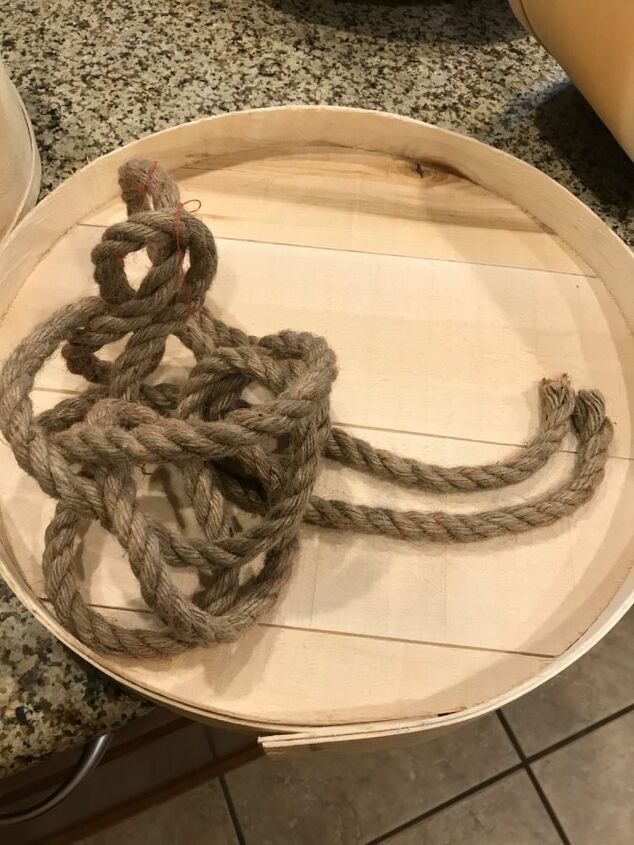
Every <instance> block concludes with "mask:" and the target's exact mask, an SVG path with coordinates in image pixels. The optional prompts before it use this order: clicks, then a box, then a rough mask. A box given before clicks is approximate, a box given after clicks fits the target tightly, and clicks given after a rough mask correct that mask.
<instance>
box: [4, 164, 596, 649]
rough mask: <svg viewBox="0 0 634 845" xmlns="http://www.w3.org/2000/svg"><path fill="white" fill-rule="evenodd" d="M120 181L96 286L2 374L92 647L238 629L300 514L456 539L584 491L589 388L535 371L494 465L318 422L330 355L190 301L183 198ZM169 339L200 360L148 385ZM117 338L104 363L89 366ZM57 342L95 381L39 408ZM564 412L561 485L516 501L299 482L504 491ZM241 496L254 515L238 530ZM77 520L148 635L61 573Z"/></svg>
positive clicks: (60, 590) (409, 535)
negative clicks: (377, 441) (349, 472)
mask: <svg viewBox="0 0 634 845" xmlns="http://www.w3.org/2000/svg"><path fill="white" fill-rule="evenodd" d="M120 185H121V191H122V196H123V198H124V200H125V201H126V204H127V210H128V219H127V220H126V221H125V222H123V223H117V224H115V225H113V226H110V227H109V228H108V229H107V230H106V232H105V233H104V235H103V238H102V241H101V243H100V244H99V245H98V246H96V247H95V249H94V250H93V254H92V259H93V262H94V265H95V270H94V277H95V281H96V282H97V285H98V286H99V292H100V295H99V296H97V297H89V298H86V299H83V300H81V301H79V302H78V303H76V304H74V305H69V306H67V307H65V308H63V309H61V310H60V311H58V312H57V313H56V314H54V315H53V316H52V317H51V318H50V319H49V320H48V321H47V322H45V323H43V324H42V325H40V326H39V327H38V328H37V329H35V331H34V332H33V333H32V334H31V335H30V336H29V337H27V338H26V339H25V340H24V341H22V343H21V344H20V345H19V346H18V347H17V348H16V349H15V351H14V352H13V354H12V355H11V357H10V358H9V359H8V360H7V362H6V363H5V365H4V368H3V370H2V374H1V375H0V429H1V430H2V432H3V434H4V436H5V437H6V439H7V441H8V442H9V444H10V445H11V448H12V449H13V451H14V453H15V456H16V458H17V460H18V463H19V464H20V466H21V467H22V468H23V469H24V470H25V471H26V472H27V473H29V474H30V475H32V476H33V477H34V478H35V479H36V480H37V482H38V483H39V485H40V486H41V488H42V489H43V490H44V491H45V492H46V493H47V494H48V495H50V496H52V497H53V498H55V499H56V500H57V502H58V504H57V507H56V511H55V516H54V518H53V520H52V522H51V523H50V525H49V526H48V528H47V531H46V538H45V539H46V548H45V552H44V559H43V569H44V577H45V583H46V589H47V593H48V595H49V597H50V598H51V600H52V602H53V605H54V607H55V611H56V613H57V615H58V617H59V619H60V621H61V623H62V624H63V625H64V626H65V627H67V628H68V629H69V630H70V631H71V632H72V633H74V634H75V635H76V636H77V637H79V639H81V640H82V641H83V642H84V643H86V644H87V645H89V646H91V647H93V648H95V649H97V650H100V651H112V652H124V653H128V654H131V655H136V656H153V655H166V654H175V653H178V652H180V651H182V650H183V649H185V648H187V647H188V646H190V645H192V644H194V643H211V642H217V641H222V640H232V639H234V638H236V637H237V636H238V634H239V633H240V632H241V631H242V630H243V629H244V628H246V627H248V626H249V625H251V624H252V623H253V622H254V620H255V619H256V618H257V617H258V616H259V615H260V614H261V613H262V612H264V611H265V610H266V609H268V608H269V607H270V606H271V604H272V603H273V602H274V601H275V599H276V597H277V595H278V594H279V591H280V588H281V587H282V585H283V583H284V581H285V580H286V578H287V576H288V574H289V570H290V564H291V560H292V557H293V555H294V552H295V550H296V548H297V538H298V531H299V527H300V524H301V522H302V521H306V522H309V523H313V524H315V525H319V526H322V527H326V528H335V529H352V530H355V531H361V532H365V533H372V534H384V535H386V536H389V537H395V538H399V539H405V540H427V541H433V542H471V541H474V540H479V539H482V538H487V537H495V536H500V535H504V534H517V533H520V532H523V531H527V530H529V529H531V528H534V527H537V526H544V525H549V524H550V523H552V522H555V521H556V520H557V519H560V518H562V517H564V516H567V515H569V514H570V513H572V512H573V511H574V510H575V509H576V508H578V507H579V506H580V505H581V504H583V503H584V502H586V501H587V500H588V499H589V498H590V497H591V496H592V494H593V492H594V490H595V488H596V487H597V485H598V484H599V482H600V480H601V478H602V476H603V471H604V467H605V462H606V458H607V447H608V445H609V442H610V440H611V437H612V426H611V424H610V422H609V420H608V419H607V418H606V416H605V409H604V404H603V399H602V397H601V395H600V394H599V393H597V392H595V391H589V392H586V391H580V392H579V393H578V394H576V395H575V393H574V392H573V390H572V389H571V387H570V385H569V384H568V380H567V378H565V377H563V378H562V379H559V380H556V381H545V382H544V383H543V384H542V387H541V422H540V427H539V430H538V432H537V434H536V435H535V437H533V438H532V440H531V441H530V442H529V443H528V444H527V446H526V447H525V448H523V449H521V450H519V451H518V453H517V454H516V455H515V456H513V457H511V458H510V459H509V460H507V461H506V462H504V463H499V464H492V465H488V466H480V467H441V466H434V465H429V464H424V463H421V462H419V461H415V460H411V459H408V458H403V457H400V456H398V455H395V454H393V453H391V452H387V451H384V450H380V449H375V448H374V447H373V446H371V445H370V444H369V443H366V442H365V441H363V440H359V439H357V438H355V437H352V436H351V435H349V434H348V433H347V432H345V431H343V430H341V429H337V428H331V425H330V416H329V397H330V390H331V386H332V383H333V381H334V379H335V377H336V363H335V356H334V354H333V352H332V351H331V350H330V349H329V347H328V346H327V344H326V341H325V340H323V338H320V337H316V336H314V335H311V334H308V333H296V332H291V331H283V332H280V333H279V334H276V335H270V336H267V337H263V338H255V337H249V336H247V335H245V334H244V333H243V332H241V331H240V330H238V329H235V328H232V327H230V326H227V325H225V324H224V323H223V322H221V321H220V320H218V319H216V318H215V317H213V316H212V315H211V314H210V313H209V311H208V310H207V309H206V307H205V305H204V299H205V295H206V293H207V290H208V288H209V286H210V284H211V281H212V279H213V276H214V274H215V272H216V267H217V254H216V247H215V243H214V240H213V237H212V235H211V232H210V231H209V230H208V229H207V227H206V226H205V225H204V224H203V223H202V222H201V221H199V220H197V219H196V218H195V217H194V216H193V215H192V214H190V213H188V212H187V210H186V209H185V208H184V206H183V205H182V204H181V203H180V199H179V194H178V189H177V187H176V186H175V185H174V183H173V182H172V181H171V180H170V179H169V178H168V177H167V175H166V174H165V172H164V171H163V170H162V169H161V168H160V167H158V165H157V164H156V163H153V164H150V163H149V162H147V161H140V160H135V161H130V162H128V163H127V164H126V165H124V166H123V167H122V168H121V171H120ZM143 249H145V250H147V253H148V255H149V257H150V260H151V262H152V267H151V269H150V270H149V272H148V273H147V275H146V276H145V278H144V279H143V281H142V282H141V285H140V287H139V289H138V291H135V290H134V289H133V288H132V287H131V286H130V284H129V283H128V280H127V277H126V272H125V257H126V256H127V255H129V254H130V253H133V252H136V251H138V250H143ZM185 253H186V254H187V256H188V258H189V268H188V269H187V271H186V272H185V271H184V258H185ZM171 334H173V335H175V336H176V337H178V338H179V339H180V340H181V342H182V343H183V344H184V345H185V346H186V347H187V348H189V349H190V350H191V351H192V353H193V355H194V357H195V359H196V362H197V363H196V364H195V366H194V367H193V369H192V370H191V372H190V373H189V376H188V378H187V380H186V382H185V384H184V385H176V384H171V383H166V382H164V383H161V384H154V385H151V384H148V383H147V381H146V379H147V378H148V376H149V375H150V374H151V373H152V372H153V371H154V370H155V369H156V368H157V367H158V365H159V363H160V362H161V360H162V358H163V355H164V352H165V343H166V340H167V338H168V337H169V335H171ZM125 337H128V340H127V343H126V346H125V349H124V351H123V352H122V353H121V354H120V355H119V356H118V357H117V358H116V360H115V361H114V362H112V363H110V362H107V361H104V360H101V359H100V358H98V357H97V355H96V353H97V352H98V351H99V350H100V349H102V348H103V347H104V346H107V345H108V344H111V343H113V342H115V341H119V340H121V339H122V338H125ZM60 345H62V353H63V356H64V358H65V360H66V363H67V366H68V368H69V370H70V371H71V372H73V373H76V374H79V375H82V376H84V377H85V378H86V379H87V380H88V381H89V382H92V383H93V386H91V387H88V388H87V389H86V390H85V391H84V392H83V393H82V394H80V395H78V396H73V397H71V398H69V399H66V400H63V401H62V402H60V403H58V404H57V405H56V406H55V407H54V408H52V409H51V410H48V411H45V412H44V413H42V414H40V415H39V416H34V413H33V406H32V403H31V399H30V393H31V390H32V388H33V383H34V379H35V376H36V374H37V373H38V371H39V370H40V368H41V367H42V365H43V364H44V362H45V361H46V360H47V359H48V358H49V357H50V356H51V355H52V354H53V353H54V352H55V351H56V350H57V349H58V348H59V347H60ZM250 384H259V385H261V386H263V387H265V388H266V389H267V390H268V391H269V392H270V393H271V395H272V397H273V398H272V399H270V400H268V401H265V402H262V403H261V404H258V405H253V406H250V405H248V404H247V403H246V402H245V401H244V400H243V398H242V395H243V391H244V389H245V388H246V387H247V386H248V385H250ZM570 420H571V421H572V426H573V428H574V430H575V431H576V434H577V439H578V443H579V449H578V454H577V459H576V464H575V468H574V470H573V472H572V474H571V476H570V478H569V479H568V480H567V481H566V482H565V483H563V484H562V485H561V486H559V487H557V488H555V489H554V490H553V491H551V492H550V493H548V494H546V495H543V496H538V497H535V498H533V499H530V500H528V501H526V502H523V503H522V504H520V505H514V506H512V507H507V508H498V509H495V510H490V511H483V512H481V513H469V514H454V513H444V512H418V511H413V512H411V511H396V510H391V509H389V508H379V507H368V506H364V505H355V504H352V503H351V502H342V501H337V500H328V499H323V498H321V497H319V496H316V495H315V494H314V493H313V488H314V485H315V481H316V478H317V473H318V466H319V462H320V460H321V458H322V456H324V455H325V456H326V457H327V458H330V459H332V460H335V461H338V462H339V463H341V464H344V465H346V466H350V467H353V468H355V469H359V470H362V471H364V472H368V473H371V474H372V475H375V476H377V477H380V478H384V479H387V480H389V481H392V482H395V483H397V484H400V485H404V486H409V487H415V488H419V489H424V490H433V491H438V492H448V491H452V490H461V491H470V490H483V489H491V488H499V487H504V486H506V485H510V484H515V483H518V482H520V481H523V480H524V479H526V478H528V477H529V476H531V475H532V474H533V473H534V472H536V471H537V470H538V469H539V468H540V467H542V466H543V465H544V464H545V463H546V461H547V460H548V458H549V457H550V456H551V455H553V454H554V453H555V452H556V451H557V449H558V448H559V447H560V444H561V441H562V439H563V437H564V435H565V433H566V431H567V430H568V429H569V423H570ZM162 463H170V464H173V465H175V466H177V467H178V468H179V469H180V470H181V471H182V473H183V476H184V480H185V490H186V493H187V496H188V498H189V500H190V502H191V505H192V508H193V511H194V513H195V516H196V519H197V522H198V524H199V526H200V528H201V531H202V534H203V535H204V538H203V539H197V538H187V537H185V536H183V535H182V534H181V533H180V532H176V531H173V530H172V529H170V528H168V527H166V526H164V525H162V524H161V523H160V522H158V521H157V520H156V519H155V518H153V517H151V516H148V515H147V514H145V513H144V512H143V511H142V510H141V508H140V507H139V505H138V502H137V488H136V482H135V472H136V471H138V468H139V467H142V466H143V465H145V464H162ZM236 506H237V507H238V508H240V509H242V510H243V511H248V512H251V513H253V514H259V516H260V518H259V519H258V520H257V521H255V523H254V524H253V525H252V526H251V527H248V528H241V527H239V523H238V522H237V520H236V515H235V508H236ZM86 520H98V521H99V522H100V523H101V525H102V526H103V527H104V528H105V529H106V530H107V531H109V532H111V533H112V534H113V535H114V536H115V537H116V538H117V540H118V541H119V543H120V544H121V546H122V547H123V548H124V549H125V550H126V552H127V555H128V559H129V563H130V566H131V569H132V571H133V572H134V575H135V576H136V578H137V579H138V581H139V585H140V589H141V593H142V596H143V598H144V600H145V602H146V603H147V605H148V606H149V607H150V608H151V609H152V610H153V611H154V612H155V614H156V617H158V619H159V620H160V622H161V623H162V626H163V627H162V629H161V630H160V631H154V630H145V629H127V628H124V627H122V626H119V625H116V624H114V623H113V622H111V621H110V620H108V619H106V618H105V617H104V616H102V615H101V614H99V613H97V611H95V610H94V609H93V608H91V607H89V606H88V605H87V604H86V603H85V601H84V599H83V598H82V596H81V593H80V590H79V587H78V583H77V577H76V575H75V567H76V557H77V552H78V546H79V541H80V532H81V531H82V530H83V528H84V524H85V521H86ZM237 526H238V527H237ZM260 555H263V556H264V562H263V564H262V565H261V568H260V570H259V572H258V573H257V574H255V575H253V576H252V577H251V578H249V579H247V580H244V579H241V578H240V573H241V570H242V568H243V567H244V566H245V565H246V564H248V563H250V562H252V561H254V559H256V558H258V557H259V556H260ZM170 567H195V568H197V569H198V570H199V573H200V576H201V582H202V584H203V585H204V586H203V588H202V589H201V591H200V592H199V593H197V594H196V597H195V598H190V597H188V596H186V595H185V594H184V593H183V592H182V591H180V590H179V589H178V588H177V587H176V586H175V584H174V583H173V581H172V580H171V577H170Z"/></svg>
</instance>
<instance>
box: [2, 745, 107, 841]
mask: <svg viewBox="0 0 634 845" xmlns="http://www.w3.org/2000/svg"><path fill="white" fill-rule="evenodd" d="M112 737H113V734H111V733H104V734H99V736H96V737H95V738H94V739H91V740H90V742H88V743H86V745H84V747H83V749H82V752H81V757H80V758H79V760H78V761H77V765H76V766H75V768H74V769H73V771H72V772H71V773H70V775H69V776H68V778H67V780H65V781H64V783H62V785H61V786H59V787H58V788H57V789H56V790H55V792H53V794H52V795H49V796H48V798H43V799H42V800H41V801H38V803H37V804H34V805H33V806H32V807H27V808H26V809H25V810H17V811H16V812H15V813H0V827H2V826H4V825H10V824H18V823H19V822H26V821H29V819H34V818H36V817H37V816H41V815H42V813H46V812H48V810H52V809H53V807H56V806H57V805H58V804H59V803H60V801H63V800H64V798H67V797H68V796H69V795H70V793H71V792H72V791H73V790H74V789H75V787H77V786H79V784H80V783H81V782H82V781H83V779H84V778H85V777H87V775H89V774H90V773H91V772H92V771H93V769H96V768H97V766H98V765H99V763H100V762H101V760H102V758H103V755H104V754H105V753H106V751H107V750H108V746H109V745H110V743H111V742H112Z"/></svg>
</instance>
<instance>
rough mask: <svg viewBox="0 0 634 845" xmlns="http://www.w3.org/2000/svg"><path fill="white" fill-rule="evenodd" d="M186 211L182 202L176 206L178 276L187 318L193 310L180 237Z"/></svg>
mask: <svg viewBox="0 0 634 845" xmlns="http://www.w3.org/2000/svg"><path fill="white" fill-rule="evenodd" d="M184 211H185V205H184V203H182V202H179V203H178V205H177V206H176V214H175V215H174V225H175V227H176V258H177V259H178V275H179V278H180V283H181V288H182V290H183V298H184V299H185V302H186V303H187V316H188V317H189V315H190V314H191V308H192V297H191V294H190V292H189V287H188V285H187V280H186V279H185V268H184V266H183V262H184V261H185V251H184V250H181V236H180V222H181V217H182V216H183V212H184Z"/></svg>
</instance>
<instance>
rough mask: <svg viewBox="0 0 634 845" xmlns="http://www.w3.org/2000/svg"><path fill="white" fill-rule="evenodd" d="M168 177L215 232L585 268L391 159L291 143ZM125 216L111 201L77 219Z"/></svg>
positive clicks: (524, 218) (492, 200) (423, 170)
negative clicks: (195, 202)
mask: <svg viewBox="0 0 634 845" xmlns="http://www.w3.org/2000/svg"><path fill="white" fill-rule="evenodd" d="M175 176H176V178H177V179H178V182H179V185H180V188H181V195H182V197H183V199H184V200H186V199H189V198H195V199H197V200H199V201H200V203H201V204H202V205H201V212H200V213H201V216H202V218H203V220H205V222H206V223H207V224H208V225H209V226H210V227H211V229H212V231H213V232H214V234H215V235H216V236H217V237H220V238H231V239H238V240H254V241H260V242H265V243H267V242H268V243H281V244H294V245H300V246H313V247H322V248H328V249H343V250H348V251H351V250H353V251H362V252H371V253H383V254H388V255H404V256H413V257H419V258H434V259H444V260H450V261H465V262H470V263H480V264H494V265H503V266H511V267H529V268H534V269H547V270H553V271H558V272H566V273H584V272H585V273H589V272H590V271H589V270H588V267H587V265H585V264H584V263H583V262H582V261H581V260H580V259H579V258H578V257H577V256H575V255H574V254H573V253H572V252H571V250H570V249H569V248H568V247H567V246H566V245H565V244H563V242H562V241H561V240H560V239H559V238H558V237H557V236H556V235H554V234H552V233H551V232H548V231H546V230H545V229H544V227H543V226H542V225H541V224H540V223H539V222H538V221H537V220H535V218H533V217H531V216H530V215H529V214H527V213H526V212H524V211H522V210H521V209H519V208H518V207H517V206H516V205H514V204H513V203H509V202H507V201H506V200H504V199H502V198H501V197H499V196H496V195H495V194H492V193H491V192H489V191H485V190H483V189H482V188H480V187H479V186H478V185H476V184H475V183H473V182H470V181H468V180H466V179H463V178H460V177H459V176H457V175H455V174H452V173H449V172H446V171H442V170H437V169H432V168H427V167H425V166H424V165H421V164H419V163H418V162H415V161H406V160H404V159H402V158H400V157H396V156H386V155H383V154H381V153H373V152H364V151H361V150H353V149H345V148H341V147H337V148H332V147H326V146H323V145H322V146H312V147H310V146H309V147H306V146H297V145H295V146H290V147H284V148H282V149H281V150H280V149H279V148H278V149H273V150H266V149H264V150H259V151H258V152H257V153H256V154H254V153H253V152H252V151H250V152H248V153H234V154H231V155H229V156H219V157H213V158H211V157H208V158H207V159H203V160H202V161H200V162H198V163H197V167H196V169H191V168H183V169H181V170H179V171H177V173H176V174H175ZM124 216H125V209H124V206H123V204H122V203H121V202H120V201H119V200H118V199H117V200H113V201H112V202H111V203H109V204H108V205H107V206H106V207H104V208H102V209H100V210H99V211H97V212H96V213H95V214H92V215H90V216H88V217H87V218H86V219H85V220H84V222H87V223H91V224H102V225H109V224H110V223H113V222H115V221H117V220H121V219H122V218H123V217H124Z"/></svg>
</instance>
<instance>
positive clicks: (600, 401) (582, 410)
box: [572, 390, 607, 440]
mask: <svg viewBox="0 0 634 845" xmlns="http://www.w3.org/2000/svg"><path fill="white" fill-rule="evenodd" d="M572 422H573V425H574V427H575V429H576V431H577V434H578V435H579V437H580V439H582V440H589V439H590V438H591V437H594V436H595V435H596V434H598V433H599V431H601V429H602V428H603V426H604V425H605V424H606V422H607V418H606V416H605V400H604V398H603V395H602V394H601V393H600V392H599V391H598V390H580V391H579V392H578V393H577V401H576V403H575V409H574V411H573V414H572Z"/></svg>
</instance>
